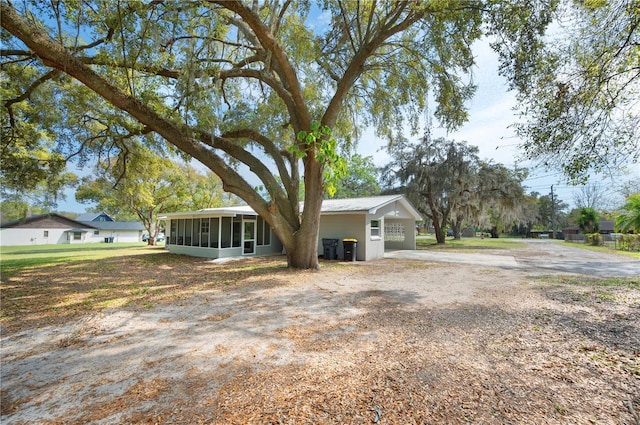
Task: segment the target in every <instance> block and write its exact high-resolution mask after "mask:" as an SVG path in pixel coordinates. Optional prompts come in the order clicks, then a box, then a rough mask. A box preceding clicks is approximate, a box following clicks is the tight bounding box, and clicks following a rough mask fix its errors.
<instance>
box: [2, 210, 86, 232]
mask: <svg viewBox="0 0 640 425" xmlns="http://www.w3.org/2000/svg"><path fill="white" fill-rule="evenodd" d="M40 223H42V225H40ZM54 223H57V224H58V225H57V226H56V227H61V226H62V227H73V228H76V227H82V228H89V229H95V228H96V227H95V226H94V224H95V223H93V222H92V223H81V222H79V221H77V220H72V219H70V218H67V217H65V216H63V215H60V214H58V213H47V214H38V215H34V216H31V217H25V218H23V219H20V220H14V221H8V222H6V223H2V225H1V226H0V227H1V228H3V229H9V228H13V227H18V228H20V227H27V228H32V229H39V228H43V229H45V228H46V229H48V228H51V227H53V226H52V224H54ZM54 225H55V224H54Z"/></svg>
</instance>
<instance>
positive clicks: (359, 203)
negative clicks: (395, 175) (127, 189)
mask: <svg viewBox="0 0 640 425" xmlns="http://www.w3.org/2000/svg"><path fill="white" fill-rule="evenodd" d="M394 202H399V203H400V204H401V205H402V206H403V207H404V208H405V209H406V210H407V211H408V212H409V214H410V215H411V216H413V217H414V218H415V219H416V220H422V217H421V216H420V213H419V212H418V211H417V210H416V209H415V208H414V207H413V206H412V205H411V203H410V202H409V201H408V200H407V198H405V197H404V196H402V195H385V196H371V197H366V198H347V199H325V200H324V201H322V209H321V213H323V214H339V213H369V214H376V212H377V210H378V209H380V208H382V207H385V206H387V205H389V204H392V203H394ZM214 214H215V215H217V216H235V215H239V214H244V215H257V214H256V212H255V211H254V210H253V209H252V208H251V207H250V206H248V205H244V206H237V207H221V208H205V209H202V210H197V211H186V212H175V213H167V214H163V216H162V217H160V218H162V219H164V218H181V217H183V218H184V217H198V216H211V215H214Z"/></svg>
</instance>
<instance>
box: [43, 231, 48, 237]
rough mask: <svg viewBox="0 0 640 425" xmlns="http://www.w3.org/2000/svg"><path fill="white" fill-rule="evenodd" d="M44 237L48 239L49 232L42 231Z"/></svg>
mask: <svg viewBox="0 0 640 425" xmlns="http://www.w3.org/2000/svg"><path fill="white" fill-rule="evenodd" d="M44 237H45V238H48V237H49V231H48V230H45V231H44Z"/></svg>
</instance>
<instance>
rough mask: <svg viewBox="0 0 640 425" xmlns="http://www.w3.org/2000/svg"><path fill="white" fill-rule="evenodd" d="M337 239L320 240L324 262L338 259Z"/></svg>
mask: <svg viewBox="0 0 640 425" xmlns="http://www.w3.org/2000/svg"><path fill="white" fill-rule="evenodd" d="M338 242H339V240H338V239H324V238H323V239H322V248H323V253H322V256H323V257H324V259H325V260H337V259H338Z"/></svg>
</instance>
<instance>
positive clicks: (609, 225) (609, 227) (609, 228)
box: [562, 220, 616, 233]
mask: <svg viewBox="0 0 640 425" xmlns="http://www.w3.org/2000/svg"><path fill="white" fill-rule="evenodd" d="M599 224H600V232H613V231H614V230H615V226H616V222H615V221H613V220H600V223H599ZM562 230H563V231H564V232H572V233H578V232H579V231H580V227H578V226H569V227H565V228H564V229H562Z"/></svg>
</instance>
